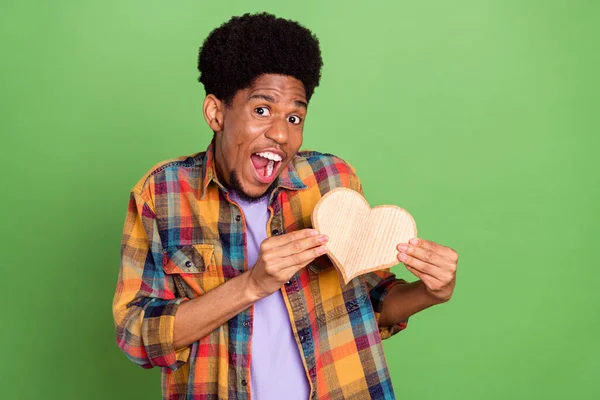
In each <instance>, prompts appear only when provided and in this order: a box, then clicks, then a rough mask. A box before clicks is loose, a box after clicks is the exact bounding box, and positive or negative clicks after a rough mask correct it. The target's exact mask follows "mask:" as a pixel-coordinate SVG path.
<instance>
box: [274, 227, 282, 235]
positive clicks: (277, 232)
mask: <svg viewBox="0 0 600 400" xmlns="http://www.w3.org/2000/svg"><path fill="white" fill-rule="evenodd" d="M280 233H281V232H279V229H273V236H279V234H280Z"/></svg>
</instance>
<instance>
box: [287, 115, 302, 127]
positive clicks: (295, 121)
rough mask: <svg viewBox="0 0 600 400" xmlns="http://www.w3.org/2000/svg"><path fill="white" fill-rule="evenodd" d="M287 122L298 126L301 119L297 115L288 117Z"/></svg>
mask: <svg viewBox="0 0 600 400" xmlns="http://www.w3.org/2000/svg"><path fill="white" fill-rule="evenodd" d="M288 121H289V122H291V123H292V124H294V125H298V124H299V123H300V122H301V121H302V119H301V118H300V117H299V116H297V115H292V116H290V117H288Z"/></svg>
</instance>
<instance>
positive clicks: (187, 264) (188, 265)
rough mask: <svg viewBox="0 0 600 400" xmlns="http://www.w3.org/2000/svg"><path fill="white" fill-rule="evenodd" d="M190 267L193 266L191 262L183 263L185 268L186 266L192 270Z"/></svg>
mask: <svg viewBox="0 0 600 400" xmlns="http://www.w3.org/2000/svg"><path fill="white" fill-rule="evenodd" d="M192 265H193V264H192V262H191V261H186V262H185V266H186V267H188V268H192Z"/></svg>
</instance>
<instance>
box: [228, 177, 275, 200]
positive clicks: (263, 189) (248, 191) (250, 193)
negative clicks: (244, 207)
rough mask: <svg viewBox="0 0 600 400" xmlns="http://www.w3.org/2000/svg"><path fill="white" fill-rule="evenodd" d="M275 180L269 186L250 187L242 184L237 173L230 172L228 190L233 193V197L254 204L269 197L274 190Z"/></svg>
mask: <svg viewBox="0 0 600 400" xmlns="http://www.w3.org/2000/svg"><path fill="white" fill-rule="evenodd" d="M276 182H277V178H275V179H274V180H273V182H272V183H271V184H270V185H251V184H242V182H241V180H240V179H239V176H238V174H237V171H232V173H231V177H230V183H229V187H228V189H229V190H230V191H233V192H235V195H236V196H237V197H239V198H240V199H242V200H244V201H247V202H256V201H259V200H261V199H263V198H264V197H265V196H267V195H270V194H271V192H272V191H273V189H275V183H276Z"/></svg>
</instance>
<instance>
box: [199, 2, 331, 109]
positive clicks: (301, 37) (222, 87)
mask: <svg viewBox="0 0 600 400" xmlns="http://www.w3.org/2000/svg"><path fill="white" fill-rule="evenodd" d="M322 66H323V60H322V59H321V50H320V48H319V40H318V39H317V37H316V36H315V35H313V33H312V32H311V31H310V30H308V29H307V28H305V27H303V26H302V25H300V24H299V23H297V22H295V21H290V20H286V19H283V18H277V17H276V16H274V15H272V14H268V13H260V14H244V15H242V16H240V17H233V18H231V19H230V20H229V21H227V22H226V23H224V24H223V25H221V26H220V27H218V28H216V29H215V30H213V31H212V32H211V33H210V34H209V35H208V37H207V38H206V40H205V41H204V44H203V45H202V47H201V48H200V54H199V56H198V70H199V71H200V78H199V79H198V80H199V81H200V82H202V84H203V85H204V89H205V90H206V94H213V95H215V96H216V97H217V98H218V99H220V100H222V101H224V102H225V104H228V105H230V104H231V101H232V100H233V97H234V96H235V94H236V93H237V91H238V90H242V89H246V88H248V87H250V86H251V85H252V83H253V82H254V80H255V79H256V78H258V77H259V76H261V75H263V74H280V75H288V76H292V77H294V78H296V79H298V80H299V81H301V82H302V83H303V84H304V90H305V91H306V99H307V100H308V101H310V98H311V96H312V94H313V93H314V90H315V88H316V87H317V86H318V85H319V80H320V78H321V67H322Z"/></svg>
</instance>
